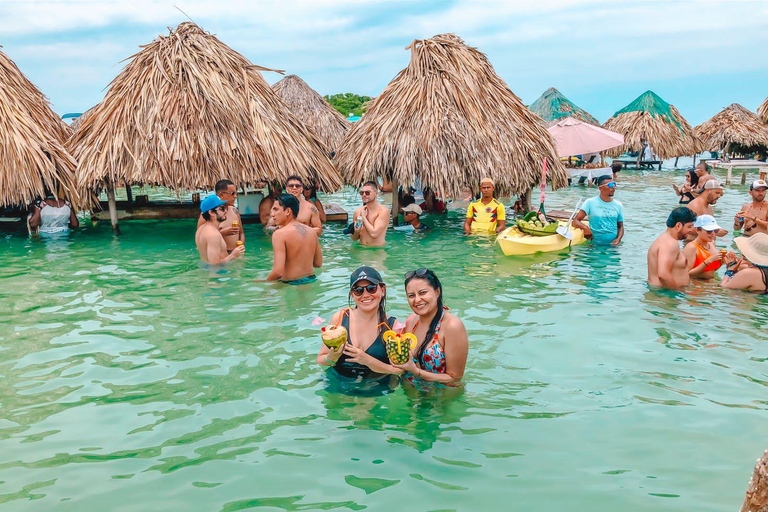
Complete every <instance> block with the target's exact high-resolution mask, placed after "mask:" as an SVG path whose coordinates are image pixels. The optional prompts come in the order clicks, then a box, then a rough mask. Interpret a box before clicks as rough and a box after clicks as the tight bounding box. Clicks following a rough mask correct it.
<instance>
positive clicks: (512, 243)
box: [496, 220, 586, 256]
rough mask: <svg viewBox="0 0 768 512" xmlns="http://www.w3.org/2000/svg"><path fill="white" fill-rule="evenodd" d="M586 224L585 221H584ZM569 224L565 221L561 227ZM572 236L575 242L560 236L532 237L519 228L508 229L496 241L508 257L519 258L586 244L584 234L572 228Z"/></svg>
mask: <svg viewBox="0 0 768 512" xmlns="http://www.w3.org/2000/svg"><path fill="white" fill-rule="evenodd" d="M582 222H584V221H582ZM567 224H568V223H567V222H566V221H564V220H561V221H560V225H561V226H565V225H567ZM570 229H571V235H572V236H573V240H568V239H566V238H564V237H562V236H560V235H549V236H531V235H526V234H525V233H522V232H521V231H520V230H519V229H517V226H512V227H511V228H507V229H505V230H504V231H502V232H501V233H499V236H498V238H496V241H497V242H499V245H500V246H501V250H502V251H504V254H505V255H507V256H517V255H521V254H534V253H537V252H552V251H561V250H563V249H565V248H566V247H568V246H569V245H579V244H581V243H584V240H586V239H585V238H584V232H583V231H582V230H581V229H579V228H575V227H573V226H571V228H570Z"/></svg>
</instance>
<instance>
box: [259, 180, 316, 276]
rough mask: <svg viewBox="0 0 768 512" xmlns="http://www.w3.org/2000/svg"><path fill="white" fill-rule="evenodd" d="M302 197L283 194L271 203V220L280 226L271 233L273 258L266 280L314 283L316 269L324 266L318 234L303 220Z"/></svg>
mask: <svg viewBox="0 0 768 512" xmlns="http://www.w3.org/2000/svg"><path fill="white" fill-rule="evenodd" d="M298 214H299V200H298V199H297V198H296V197H295V196H293V195H292V194H280V195H279V196H277V198H276V199H275V203H274V204H273V205H272V212H271V214H270V215H271V216H272V220H273V222H274V223H275V225H276V226H277V227H278V229H277V230H276V231H275V232H274V233H273V234H272V248H273V249H274V257H273V262H272V272H270V273H269V275H268V276H267V281H278V280H279V281H280V282H281V283H285V284H293V285H301V284H308V283H311V282H314V281H315V279H316V277H315V270H314V269H316V268H320V267H321V266H322V265H323V251H322V250H321V249H320V242H319V241H318V239H317V233H315V230H313V229H312V228H310V227H308V226H305V225H304V224H302V223H300V222H299V221H298V220H297V219H296V216H297V215H298Z"/></svg>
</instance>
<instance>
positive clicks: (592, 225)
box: [573, 175, 624, 245]
mask: <svg viewBox="0 0 768 512" xmlns="http://www.w3.org/2000/svg"><path fill="white" fill-rule="evenodd" d="M597 189H598V190H599V191H600V195H598V196H595V197H590V198H589V199H587V200H586V201H584V204H583V205H581V209H580V210H579V211H578V213H577V214H576V217H574V219H573V225H574V227H577V228H579V229H581V230H583V231H584V237H585V238H587V239H589V240H592V243H593V244H599V245H608V244H610V245H619V244H620V243H621V239H622V238H623V237H624V206H623V205H622V204H621V203H620V202H618V201H614V199H613V194H615V193H616V182H615V181H614V180H613V177H612V176H609V175H605V176H600V177H599V178H597ZM585 217H588V218H589V226H587V225H586V224H584V223H583V222H581V221H582V220H584V218H585Z"/></svg>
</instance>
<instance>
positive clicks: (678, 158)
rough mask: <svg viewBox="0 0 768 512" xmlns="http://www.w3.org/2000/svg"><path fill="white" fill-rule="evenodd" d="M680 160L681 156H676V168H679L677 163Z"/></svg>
mask: <svg viewBox="0 0 768 512" xmlns="http://www.w3.org/2000/svg"><path fill="white" fill-rule="evenodd" d="M678 160H680V157H679V156H676V157H675V168H677V161H678Z"/></svg>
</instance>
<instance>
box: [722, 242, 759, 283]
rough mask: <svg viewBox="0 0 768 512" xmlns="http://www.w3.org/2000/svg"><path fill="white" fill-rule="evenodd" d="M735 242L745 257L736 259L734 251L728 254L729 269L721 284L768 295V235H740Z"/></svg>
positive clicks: (727, 264)
mask: <svg viewBox="0 0 768 512" xmlns="http://www.w3.org/2000/svg"><path fill="white" fill-rule="evenodd" d="M734 242H736V246H737V247H738V248H739V251H741V255H742V256H743V258H742V259H740V260H739V259H736V256H735V255H734V254H733V253H729V254H728V256H726V267H728V270H727V271H726V272H725V277H723V281H722V282H721V283H720V286H722V287H723V288H730V289H733V290H746V291H749V292H754V293H760V294H762V295H768V235H767V234H765V233H755V234H754V235H752V236H750V237H745V236H740V237H737V238H736V239H734Z"/></svg>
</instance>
